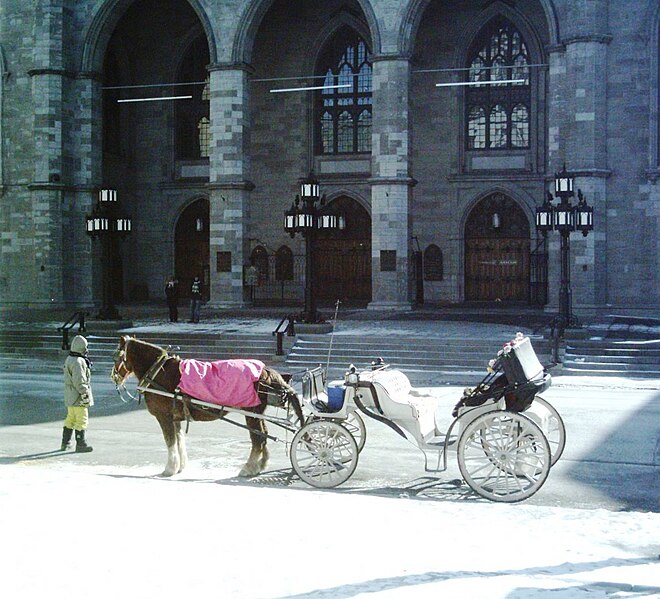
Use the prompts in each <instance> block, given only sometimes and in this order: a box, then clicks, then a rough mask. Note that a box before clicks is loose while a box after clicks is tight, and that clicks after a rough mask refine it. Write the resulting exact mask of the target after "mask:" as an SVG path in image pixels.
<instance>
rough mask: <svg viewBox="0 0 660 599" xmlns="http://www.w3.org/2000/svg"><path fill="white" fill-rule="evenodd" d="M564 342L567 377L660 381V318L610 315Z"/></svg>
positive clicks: (575, 332)
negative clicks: (608, 377)
mask: <svg viewBox="0 0 660 599" xmlns="http://www.w3.org/2000/svg"><path fill="white" fill-rule="evenodd" d="M565 341H566V348H565V353H564V358H563V372H564V373H565V374H576V375H589V374H591V375H593V374H597V375H599V376H628V377H638V378H658V379H660V319H654V318H635V317H623V316H610V317H608V318H606V319H604V320H602V321H601V322H597V323H594V324H591V325H589V326H587V327H585V328H584V329H578V330H571V329H569V330H567V332H566V340H565Z"/></svg>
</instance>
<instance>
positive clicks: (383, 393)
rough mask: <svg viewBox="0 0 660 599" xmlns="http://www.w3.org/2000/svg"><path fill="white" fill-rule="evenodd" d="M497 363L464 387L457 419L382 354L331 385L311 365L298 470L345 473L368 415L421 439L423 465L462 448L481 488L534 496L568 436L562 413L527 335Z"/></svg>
mask: <svg viewBox="0 0 660 599" xmlns="http://www.w3.org/2000/svg"><path fill="white" fill-rule="evenodd" d="M491 366H492V368H491V372H490V373H489V375H488V376H486V377H485V378H484V379H483V380H482V381H481V382H480V383H479V384H478V385H477V386H476V387H475V388H474V389H469V390H466V391H465V393H464V395H463V397H462V398H461V399H460V401H459V402H458V404H457V405H456V406H455V408H454V411H453V416H454V418H453V419H447V418H446V417H445V414H444V412H446V406H445V405H444V404H443V405H442V406H441V405H440V403H439V401H438V399H437V398H435V397H433V396H430V395H425V394H423V393H420V392H419V391H418V390H416V389H414V388H413V387H412V386H411V384H410V381H409V379H408V377H407V376H406V375H405V374H404V373H402V372H400V371H399V370H395V369H391V368H389V367H388V366H387V365H386V364H383V363H382V361H379V362H376V363H374V364H373V365H372V367H371V368H370V369H366V370H361V371H359V370H358V369H356V368H355V367H353V366H351V367H350V368H349V370H348V371H347V373H346V375H345V377H344V380H343V381H334V382H329V383H328V382H327V381H326V380H325V371H324V370H323V369H322V368H321V367H318V368H315V369H312V370H308V371H306V372H305V374H304V375H303V380H302V391H303V393H302V396H303V405H304V409H305V410H306V412H307V414H309V416H308V417H307V418H306V421H305V423H304V424H303V426H301V428H300V429H299V430H298V432H297V433H296V434H295V436H294V438H293V441H292V444H291V448H290V457H291V463H292V466H293V468H294V470H295V472H296V473H297V474H298V475H299V476H300V478H301V479H302V480H303V481H305V482H306V483H308V484H310V485H312V486H314V487H321V488H331V487H336V486H338V485H340V484H342V483H344V482H345V481H347V480H348V479H349V478H350V477H351V476H352V475H353V473H354V472H355V469H356V467H357V464H358V458H359V453H360V451H361V450H362V448H363V447H364V444H365V440H366V433H367V431H366V427H365V425H364V420H363V418H362V416H361V415H366V416H368V417H369V418H372V419H374V420H377V421H379V422H381V423H383V424H385V425H387V426H389V427H390V428H392V429H393V430H394V431H396V432H397V433H398V434H400V435H401V436H402V437H404V438H406V439H407V440H409V441H411V442H412V443H413V444H415V445H417V446H418V447H419V449H420V450H421V451H422V452H423V454H424V456H425V469H426V471H427V472H443V471H445V470H446V469H447V454H448V452H449V451H456V453H457V458H458V466H459V469H460V472H461V475H462V476H463V479H464V480H465V482H466V483H467V484H468V485H469V486H470V487H471V488H472V489H473V490H474V491H475V492H476V493H478V494H479V495H481V496H483V497H486V498H488V499H490V500H493V501H503V502H515V501H521V500H523V499H526V498H528V497H530V496H531V495H533V494H534V493H536V491H538V490H539V489H540V488H541V486H542V485H543V483H544V482H545V480H546V478H547V476H548V473H549V471H550V467H551V466H552V465H553V464H554V463H555V462H556V461H557V460H558V459H559V457H560V455H561V453H562V451H563V449H564V444H565V429H564V424H563V422H562V419H561V417H560V416H559V414H558V413H557V411H556V410H555V409H554V408H553V407H552V406H551V405H550V404H549V403H548V402H547V401H546V400H544V399H543V398H542V397H540V395H539V393H541V392H542V391H544V390H545V389H547V388H548V387H549V386H550V384H551V377H550V374H548V373H547V372H545V370H544V368H543V366H542V365H541V363H540V362H539V360H538V358H537V356H536V354H535V352H534V350H533V348H532V344H531V342H530V340H529V338H528V337H523V336H522V335H518V336H517V337H516V339H514V340H512V341H511V342H510V343H508V344H506V345H505V348H504V350H503V351H501V352H500V354H499V355H498V357H497V359H496V360H494V362H493V364H491Z"/></svg>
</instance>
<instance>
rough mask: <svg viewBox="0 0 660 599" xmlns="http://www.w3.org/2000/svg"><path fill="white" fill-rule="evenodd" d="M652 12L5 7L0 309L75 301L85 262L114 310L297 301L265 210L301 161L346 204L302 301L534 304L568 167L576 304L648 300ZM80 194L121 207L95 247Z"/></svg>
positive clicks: (655, 244) (84, 282)
mask: <svg viewBox="0 0 660 599" xmlns="http://www.w3.org/2000/svg"><path fill="white" fill-rule="evenodd" d="M659 27H660V8H659V4H658V1H657V0H627V1H626V2H620V1H617V0H215V1H213V2H209V1H202V0H35V1H34V2H25V1H24V0H2V2H1V3H0V222H1V226H2V229H1V234H2V237H1V246H0V254H1V261H0V301H1V304H2V306H3V307H12V306H13V307H22V308H26V307H29V308H34V309H40V308H50V307H51V306H57V307H62V308H64V307H69V306H71V307H73V306H75V307H84V306H91V305H92V304H94V303H95V302H97V303H98V301H99V298H100V297H101V293H102V291H101V288H102V276H101V273H102V272H104V270H105V271H106V272H108V271H109V272H110V274H111V281H112V293H113V296H114V298H115V301H132V300H153V301H159V302H160V301H162V300H163V284H164V281H165V279H166V278H167V277H168V276H169V275H172V274H175V275H176V276H177V277H178V279H179V280H180V281H181V282H182V286H183V290H184V291H185V290H187V289H188V288H189V282H190V281H191V280H192V278H193V277H194V276H195V275H199V276H200V277H201V278H202V280H203V282H204V283H205V292H206V295H207V299H208V301H209V302H210V304H211V305H213V306H242V305H245V304H246V303H247V302H249V301H255V302H263V303H270V304H273V305H277V304H289V305H293V304H300V303H301V302H302V297H303V290H304V286H305V282H304V277H305V241H304V239H303V238H302V237H301V236H295V237H293V238H292V237H290V236H289V235H288V234H287V233H286V231H285V230H284V226H283V224H284V218H283V216H284V212H285V211H286V210H287V209H288V208H289V207H290V206H291V204H292V201H293V199H294V197H295V195H296V193H298V186H299V181H300V179H301V178H302V177H305V176H306V175H308V174H309V173H310V172H313V173H314V175H315V176H316V178H317V179H318V181H319V184H320V189H321V193H323V194H324V195H325V198H326V205H328V206H331V207H334V208H335V209H336V210H337V211H340V212H341V213H342V214H343V215H344V216H345V228H343V229H342V230H336V231H333V232H326V233H323V234H319V239H318V240H317V247H316V252H315V253H314V264H315V272H316V292H317V294H318V300H319V302H321V303H322V302H328V303H332V302H334V300H335V299H341V300H344V301H347V302H352V303H354V304H356V305H364V306H368V307H369V308H372V309H406V308H409V307H411V306H413V305H415V304H416V303H419V302H422V301H423V302H424V303H426V304H434V303H455V302H464V301H474V302H491V301H492V302H495V301H497V302H503V303H504V304H505V305H506V304H512V303H518V304H521V305H526V304H531V305H537V306H544V305H545V306H546V307H547V308H548V309H552V308H553V306H554V307H556V305H557V302H558V299H557V293H556V290H557V289H558V287H559V276H560V275H559V268H560V267H559V265H560V259H559V258H560V256H559V254H560V251H559V246H560V242H559V239H560V236H559V235H558V234H557V233H556V232H554V231H553V232H550V233H549V234H548V235H546V236H544V235H542V234H540V233H539V232H538V231H537V229H536V226H535V212H536V209H537V208H538V207H539V206H540V205H541V204H542V203H543V202H544V201H545V199H546V197H547V194H548V191H550V190H552V189H553V187H552V185H553V180H554V174H555V173H556V172H557V171H559V170H560V169H561V168H562V167H563V166H564V165H566V167H567V168H568V170H569V171H571V172H572V173H573V174H574V176H575V188H576V189H577V188H579V189H580V190H581V192H582V193H583V195H584V197H585V198H586V200H587V202H588V203H589V204H590V205H591V206H593V208H594V230H593V232H592V233H591V234H589V235H587V236H586V237H585V236H582V235H580V234H579V233H575V234H573V235H572V236H571V247H570V249H571V251H570V268H571V276H572V297H573V307H574V309H575V310H576V312H579V311H580V310H582V311H589V310H591V311H598V310H622V311H624V310H625V311H629V312H630V311H638V312H640V313H643V312H645V311H646V312H648V311H651V310H654V309H655V310H657V309H658V308H659V307H660V280H659V278H660V277H659V271H660V268H659V251H658V250H659V248H660V234H659V221H660V183H659V181H658V177H659V175H660V152H659V151H658V146H659V139H660V136H659V135H658V129H659V122H658V96H659V87H658V84H659V81H658V79H659V77H658V70H659V60H658V48H659ZM284 90H289V91H284ZM101 189H114V190H116V191H117V197H118V199H119V202H120V204H121V206H122V209H123V210H124V211H125V212H126V214H127V215H128V216H130V218H131V221H132V232H131V234H130V235H129V236H128V237H126V238H125V239H121V238H119V237H116V238H113V239H112V241H111V242H110V248H109V251H108V252H106V253H105V254H104V253H103V252H102V251H101V247H100V244H99V243H97V242H96V241H94V240H92V239H91V238H90V237H89V236H88V235H87V233H86V228H85V219H86V216H87V215H88V214H90V213H91V211H92V210H93V208H94V206H95V205H96V203H97V198H98V195H99V190H101ZM249 266H254V267H255V268H256V269H257V275H256V278H255V280H254V281H252V282H254V283H255V285H254V287H253V288H252V289H250V293H249V294H248V289H247V288H246V277H245V273H246V269H247V267H249ZM251 270H252V274H253V276H254V269H251ZM184 295H185V293H184Z"/></svg>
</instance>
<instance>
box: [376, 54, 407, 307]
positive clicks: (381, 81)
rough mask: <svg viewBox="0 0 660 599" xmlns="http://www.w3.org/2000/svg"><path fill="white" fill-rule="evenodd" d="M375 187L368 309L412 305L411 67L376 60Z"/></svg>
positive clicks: (396, 60)
mask: <svg viewBox="0 0 660 599" xmlns="http://www.w3.org/2000/svg"><path fill="white" fill-rule="evenodd" d="M373 64H374V70H373V107H374V108H373V111H374V112H373V125H372V127H373V129H372V150H371V158H372V178H371V180H370V183H371V231H372V243H371V252H372V254H371V263H372V271H371V272H372V275H371V278H372V301H371V303H370V304H369V306H368V307H369V309H373V310H383V309H391V310H406V309H409V308H410V307H411V299H410V298H411V281H410V253H411V252H410V196H411V188H412V185H413V183H414V181H413V179H411V178H410V174H409V169H410V144H409V119H408V110H409V106H408V95H409V83H410V81H409V79H410V64H409V61H408V59H407V58H404V57H401V56H389V55H388V56H375V57H374V59H373Z"/></svg>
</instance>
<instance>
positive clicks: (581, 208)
mask: <svg viewBox="0 0 660 599" xmlns="http://www.w3.org/2000/svg"><path fill="white" fill-rule="evenodd" d="M575 229H576V230H577V231H581V232H582V235H584V236H585V237H586V236H587V235H588V234H589V231H593V230H594V209H593V208H592V207H591V206H587V201H586V200H585V199H584V195H583V194H582V190H580V189H578V204H577V206H576V207H575Z"/></svg>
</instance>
